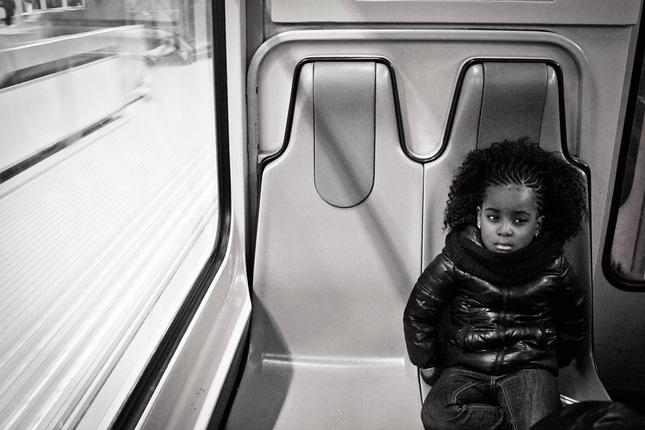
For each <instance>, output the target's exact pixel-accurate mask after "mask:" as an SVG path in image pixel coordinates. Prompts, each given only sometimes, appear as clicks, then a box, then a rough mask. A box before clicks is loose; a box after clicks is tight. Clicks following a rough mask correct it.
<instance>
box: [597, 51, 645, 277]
mask: <svg viewBox="0 0 645 430" xmlns="http://www.w3.org/2000/svg"><path fill="white" fill-rule="evenodd" d="M641 61H642V60H641ZM638 72H639V73H638V74H637V75H636V76H635V78H634V79H633V80H632V82H633V83H632V88H634V89H637V90H636V92H634V93H633V94H631V96H630V97H631V98H630V100H629V102H628V114H627V116H626V117H627V118H626V125H625V131H624V134H623V147H622V148H621V151H622V152H621V154H620V157H619V161H618V163H619V164H618V168H617V172H618V175H617V178H616V190H615V193H614V198H615V199H616V200H617V201H615V202H614V206H615V207H614V213H613V214H612V218H611V219H612V221H613V223H614V229H613V231H612V230H611V229H610V230H609V234H610V235H609V236H608V243H609V244H610V251H609V253H608V255H607V254H606V255H605V257H606V261H605V263H606V268H608V269H609V272H610V273H609V275H610V278H611V279H613V280H614V284H615V285H616V286H618V287H620V288H625V289H639V288H645V222H644V221H645V127H643V125H644V124H645V73H644V72H645V63H643V65H642V66H641V70H639V71H638ZM612 233H613V235H612ZM607 257H608V258H607Z"/></svg>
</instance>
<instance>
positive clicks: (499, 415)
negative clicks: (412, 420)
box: [421, 367, 560, 430]
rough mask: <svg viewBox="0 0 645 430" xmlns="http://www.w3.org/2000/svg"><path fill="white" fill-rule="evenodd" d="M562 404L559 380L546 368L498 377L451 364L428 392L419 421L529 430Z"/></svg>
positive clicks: (463, 428) (442, 426) (441, 426)
mask: <svg viewBox="0 0 645 430" xmlns="http://www.w3.org/2000/svg"><path fill="white" fill-rule="evenodd" d="M559 409H560V392H559V390H558V384H557V382H556V379H555V377H554V376H553V375H552V374H551V372H549V371H548V370H544V369H526V370H518V371H516V372H513V373H509V374H506V375H499V376H494V375H487V374H484V373H479V372H475V371H472V370H469V369H466V368H463V367H448V368H447V369H445V370H444V371H443V373H442V374H441V376H440V377H439V380H438V381H437V383H436V384H435V385H434V386H433V387H432V389H431V390H430V393H429V394H428V397H426V400H425V402H424V403H423V409H422V410H421V420H422V421H423V425H424V427H425V428H426V429H428V430H430V429H432V430H447V429H459V430H467V429H473V430H485V429H491V430H493V429H494V430H501V429H512V430H528V429H529V428H530V427H531V426H532V425H533V424H535V423H536V422H538V421H539V420H540V419H541V418H543V417H545V416H547V415H549V414H550V413H552V412H555V411H558V410H559Z"/></svg>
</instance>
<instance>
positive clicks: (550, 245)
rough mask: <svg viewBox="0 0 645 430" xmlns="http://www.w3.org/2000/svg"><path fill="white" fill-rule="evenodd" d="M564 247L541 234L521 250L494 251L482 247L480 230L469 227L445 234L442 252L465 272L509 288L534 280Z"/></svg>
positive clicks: (560, 242) (548, 235) (550, 237)
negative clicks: (444, 245) (444, 244)
mask: <svg viewBox="0 0 645 430" xmlns="http://www.w3.org/2000/svg"><path fill="white" fill-rule="evenodd" d="M563 247H564V241H563V240H556V239H555V238H554V237H553V236H552V235H550V234H549V233H548V232H543V233H541V234H540V235H538V237H536V238H535V239H533V240H532V241H531V243H530V244H528V245H527V246H526V247H524V248H522V249H519V250H517V251H513V252H509V253H500V252H494V251H491V250H489V249H486V248H485V247H484V246H483V244H482V242H481V235H480V232H479V229H477V228H475V227H474V226H469V227H466V228H465V229H463V230H459V231H452V232H450V233H449V234H448V236H447V237H446V247H445V248H444V250H443V253H444V254H445V255H446V256H447V257H448V258H450V259H451V260H452V262H453V263H454V264H455V265H456V266H457V267H458V268H459V269H461V270H463V271H465V272H468V273H470V274H472V275H475V276H477V277H478V278H481V279H483V280H485V281H488V282H491V283H494V284H499V285H510V284H522V283H525V282H528V281H529V280H531V279H534V278H535V277H536V276H538V275H539V274H540V273H541V272H542V271H543V270H544V268H545V267H546V266H547V265H548V264H550V263H551V262H552V261H553V260H554V259H555V258H557V257H559V256H560V255H562V252H563Z"/></svg>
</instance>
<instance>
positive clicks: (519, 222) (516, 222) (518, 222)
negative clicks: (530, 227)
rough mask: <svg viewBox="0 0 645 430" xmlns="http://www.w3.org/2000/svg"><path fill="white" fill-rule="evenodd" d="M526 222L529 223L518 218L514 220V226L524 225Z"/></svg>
mask: <svg viewBox="0 0 645 430" xmlns="http://www.w3.org/2000/svg"><path fill="white" fill-rule="evenodd" d="M527 222H529V220H527V219H524V218H518V219H516V220H515V221H514V223H515V224H525V223H527Z"/></svg>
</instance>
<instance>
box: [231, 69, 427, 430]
mask: <svg viewBox="0 0 645 430" xmlns="http://www.w3.org/2000/svg"><path fill="white" fill-rule="evenodd" d="M296 73H299V79H298V87H297V92H296V97H295V101H294V102H293V103H292V107H291V109H292V112H293V120H292V124H291V127H287V130H289V129H290V130H291V133H290V135H289V137H288V143H287V146H286V148H284V151H283V153H282V154H280V155H279V156H278V157H276V158H275V159H274V160H273V161H271V162H270V163H269V164H268V165H267V166H266V167H265V169H264V171H263V174H262V182H261V192H260V200H259V220H258V231H257V242H256V254H255V266H254V274H253V314H252V322H251V330H250V333H251V335H250V350H249V355H248V362H247V364H246V367H245V371H244V374H243V377H242V381H241V383H240V387H239V391H238V394H237V396H236V398H235V402H234V404H233V407H232V410H231V414H230V416H229V419H228V422H227V427H228V428H231V429H254V428H308V429H311V428H324V429H329V428H334V429H356V428H383V429H392V428H421V421H420V419H419V414H420V406H421V405H420V402H419V391H418V381H417V376H416V369H415V368H414V366H412V364H411V363H410V362H409V361H408V360H407V355H406V349H405V343H404V338H403V330H402V326H401V318H402V314H403V309H404V307H405V303H406V301H407V298H408V295H409V292H410V289H411V288H412V285H413V284H414V281H415V280H416V278H417V277H418V276H419V273H420V267H421V255H420V250H421V229H422V195H423V188H422V187H423V167H422V166H421V165H420V164H417V163H415V162H413V161H411V160H410V159H408V158H407V156H406V155H405V154H404V152H403V150H402V149H401V142H400V138H399V124H398V123H397V115H396V110H395V109H396V107H395V95H394V89H393V85H392V75H391V73H390V70H389V69H388V67H387V65H385V64H383V63H380V62H375V61H348V62H343V61H333V62H330V61H319V62H308V63H306V64H304V65H303V66H302V67H301V68H300V69H299V70H297V71H296Z"/></svg>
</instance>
